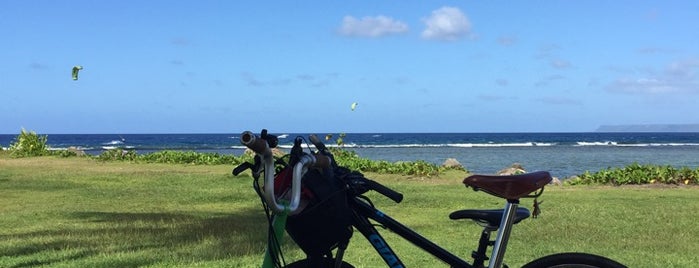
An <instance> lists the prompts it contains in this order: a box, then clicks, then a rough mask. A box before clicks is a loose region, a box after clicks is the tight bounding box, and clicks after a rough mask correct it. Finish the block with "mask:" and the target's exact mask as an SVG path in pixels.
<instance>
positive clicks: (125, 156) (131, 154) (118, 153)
mask: <svg viewBox="0 0 699 268" xmlns="http://www.w3.org/2000/svg"><path fill="white" fill-rule="evenodd" d="M136 157H138V155H136V151H134V150H122V149H120V148H116V149H110V150H107V151H104V152H102V153H101V154H99V155H98V156H97V159H99V160H102V161H110V160H121V161H125V160H126V161H133V160H135V159H136Z"/></svg>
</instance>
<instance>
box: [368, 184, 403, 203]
mask: <svg viewBox="0 0 699 268" xmlns="http://www.w3.org/2000/svg"><path fill="white" fill-rule="evenodd" d="M366 184H367V185H368V186H369V189H371V190H374V191H376V192H377V193H380V194H382V195H384V196H385V197H388V198H389V199H391V200H393V201H394V202H396V203H400V202H401V201H403V194H401V193H399V192H396V191H394V190H391V188H388V187H386V186H383V184H380V183H378V182H375V181H373V180H369V179H367V180H366Z"/></svg>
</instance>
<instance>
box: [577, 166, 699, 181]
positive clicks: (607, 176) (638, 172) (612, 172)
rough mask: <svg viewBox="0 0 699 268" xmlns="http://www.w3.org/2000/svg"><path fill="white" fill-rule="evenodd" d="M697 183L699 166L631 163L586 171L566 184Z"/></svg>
mask: <svg viewBox="0 0 699 268" xmlns="http://www.w3.org/2000/svg"><path fill="white" fill-rule="evenodd" d="M651 183H663V184H690V183H693V184H697V183H699V168H697V169H691V168H688V167H682V168H679V169H678V168H675V167H673V166H670V165H666V166H660V165H641V164H638V163H633V164H630V165H628V166H626V167H623V168H607V169H603V170H600V171H598V172H595V173H592V172H589V171H586V172H585V173H583V174H582V175H580V176H578V177H577V178H574V179H570V180H566V184H569V185H579V184H586V185H589V184H613V185H625V184H651Z"/></svg>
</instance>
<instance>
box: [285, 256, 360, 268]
mask: <svg viewBox="0 0 699 268" xmlns="http://www.w3.org/2000/svg"><path fill="white" fill-rule="evenodd" d="M306 261H307V260H306V259H304V260H300V261H296V262H293V263H290V264H287V265H286V266H284V268H308V267H309V264H308V263H306ZM334 267H335V259H331V258H324V259H323V265H322V266H321V267H319V268H334ZM340 267H341V268H354V266H352V265H351V264H349V263H346V262H344V261H342V266H340Z"/></svg>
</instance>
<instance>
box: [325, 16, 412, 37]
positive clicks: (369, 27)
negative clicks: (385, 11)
mask: <svg viewBox="0 0 699 268" xmlns="http://www.w3.org/2000/svg"><path fill="white" fill-rule="evenodd" d="M407 31H408V25H407V24H405V23H403V22H401V21H398V20H394V19H393V18H390V17H386V16H376V17H363V18H361V19H357V18H355V17H352V16H345V18H344V19H342V26H340V29H339V32H340V34H342V35H347V36H359V37H381V36H386V35H391V34H400V33H404V32H407Z"/></svg>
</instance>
